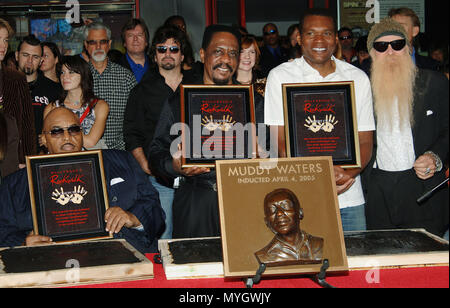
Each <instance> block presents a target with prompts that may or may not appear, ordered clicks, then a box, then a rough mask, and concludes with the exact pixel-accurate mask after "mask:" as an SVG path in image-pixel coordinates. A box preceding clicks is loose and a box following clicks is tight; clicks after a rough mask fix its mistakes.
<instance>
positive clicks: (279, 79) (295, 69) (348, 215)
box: [264, 9, 375, 231]
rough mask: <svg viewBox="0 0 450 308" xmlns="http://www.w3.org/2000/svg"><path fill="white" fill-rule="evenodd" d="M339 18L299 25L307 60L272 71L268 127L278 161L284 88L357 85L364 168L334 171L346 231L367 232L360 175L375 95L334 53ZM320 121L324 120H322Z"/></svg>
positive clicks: (309, 16) (323, 15)
mask: <svg viewBox="0 0 450 308" xmlns="http://www.w3.org/2000/svg"><path fill="white" fill-rule="evenodd" d="M338 39H339V38H338V36H337V30H336V22H335V18H334V16H333V15H332V13H331V12H330V11H329V10H324V9H311V10H309V11H307V12H306V13H305V15H304V17H303V18H302V20H301V21H300V34H299V36H298V37H297V40H298V42H299V45H301V46H302V51H303V57H302V58H300V59H295V60H294V61H292V62H288V63H284V64H282V65H280V66H278V67H277V68H275V69H273V70H272V72H271V73H270V74H269V77H268V78H267V85H266V95H265V110H264V111H265V123H266V125H269V126H271V130H272V131H273V132H274V133H276V132H277V131H278V136H279V138H278V140H279V141H278V144H279V145H278V148H279V152H280V156H281V157H284V156H285V135H284V125H285V123H284V115H283V93H282V84H285V83H318V82H340V81H349V80H352V81H354V84H355V103H356V104H355V105H356V114H357V122H358V132H359V133H358V137H359V144H360V153H361V165H362V167H361V168H357V169H345V170H344V169H343V168H341V167H339V166H335V167H334V172H335V176H336V185H337V189H338V195H339V206H340V210H341V217H342V225H343V227H344V231H356V230H364V229H365V228H366V220H365V215H364V204H365V199H364V194H363V190H362V185H361V178H360V173H361V172H362V170H363V169H364V168H365V167H366V165H367V163H368V162H369V161H370V158H371V156H372V147H373V131H374V130H375V122H374V117H373V106H372V91H371V87H370V81H369V78H368V77H367V75H366V74H365V73H364V72H363V71H361V70H360V69H358V68H356V67H354V66H353V65H351V64H348V63H347V62H345V61H341V60H338V59H336V58H335V57H334V56H333V53H334V52H335V50H336V46H337V44H338ZM321 118H325V115H324V114H322V115H321Z"/></svg>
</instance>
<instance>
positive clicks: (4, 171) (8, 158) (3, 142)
mask: <svg viewBox="0 0 450 308" xmlns="http://www.w3.org/2000/svg"><path fill="white" fill-rule="evenodd" d="M11 32H12V29H10V27H9V24H7V23H6V21H4V20H3V19H1V20H0V183H1V182H2V177H5V176H7V175H9V174H10V173H13V172H14V171H17V170H18V169H19V155H18V146H19V133H18V131H17V124H16V120H15V119H14V118H13V117H11V116H9V115H6V114H4V112H3V100H4V92H3V85H4V84H3V80H4V79H5V78H8V77H10V76H6V75H8V73H7V72H6V70H7V68H6V67H5V68H3V67H2V64H1V62H2V61H3V60H4V59H5V56H6V53H7V51H8V45H9V38H10V37H11Z"/></svg>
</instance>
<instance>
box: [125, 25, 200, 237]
mask: <svg viewBox="0 0 450 308" xmlns="http://www.w3.org/2000/svg"><path fill="white" fill-rule="evenodd" d="M185 48H186V34H185V33H184V32H183V31H182V30H181V29H179V28H177V27H174V26H163V27H160V28H159V29H157V30H156V32H155V35H154V38H153V42H152V45H151V47H150V60H151V62H152V65H151V68H150V69H149V71H147V73H146V74H145V75H144V77H143V78H142V81H141V82H140V83H139V84H138V85H137V86H136V87H135V88H134V89H133V90H132V91H131V93H130V97H129V99H128V103H127V108H126V110H125V118H124V124H123V125H124V140H125V148H126V150H127V151H130V152H131V153H132V154H133V156H134V157H135V158H136V160H137V161H138V163H139V165H140V166H141V168H142V170H143V171H144V172H145V173H146V174H147V175H148V176H149V180H150V182H152V184H153V186H154V187H155V188H156V190H158V192H159V197H160V200H161V205H162V207H163V209H164V212H165V213H166V230H165V231H164V233H163V235H162V236H161V238H164V239H170V238H172V202H173V195H174V190H173V178H170V177H163V176H161V175H160V174H156V173H155V172H154V170H151V168H150V166H149V163H148V159H147V157H149V147H150V143H151V141H152V139H153V136H154V134H155V128H156V124H157V123H158V120H159V116H160V114H161V110H162V107H163V103H164V102H165V101H166V100H167V98H168V97H170V96H171V95H173V94H174V92H175V91H176V90H177V89H178V86H179V85H180V83H184V84H189V83H192V82H193V81H192V78H190V75H188V74H183V72H182V62H183V59H184V50H185Z"/></svg>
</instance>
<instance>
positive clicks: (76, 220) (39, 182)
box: [27, 151, 111, 242]
mask: <svg viewBox="0 0 450 308" xmlns="http://www.w3.org/2000/svg"><path fill="white" fill-rule="evenodd" d="M27 172H28V184H29V189H30V200H31V208H32V215H33V227H34V234H39V235H44V236H48V237H51V238H52V239H53V241H54V242H71V241H83V240H92V239H101V238H110V237H111V236H110V235H109V233H108V232H107V231H106V230H105V228H106V225H105V221H104V217H105V212H106V210H107V209H108V195H107V190H106V183H105V176H104V171H103V159H102V153H101V151H89V152H79V153H71V154H57V155H45V156H33V157H27Z"/></svg>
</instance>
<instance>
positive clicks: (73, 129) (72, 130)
mask: <svg viewBox="0 0 450 308" xmlns="http://www.w3.org/2000/svg"><path fill="white" fill-rule="evenodd" d="M65 131H67V132H68V133H69V135H71V136H76V135H78V134H79V133H80V132H81V126H80V125H72V126H69V127H58V128H54V129H52V130H51V131H49V132H44V134H50V136H52V137H55V138H59V137H62V136H64V132H65Z"/></svg>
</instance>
